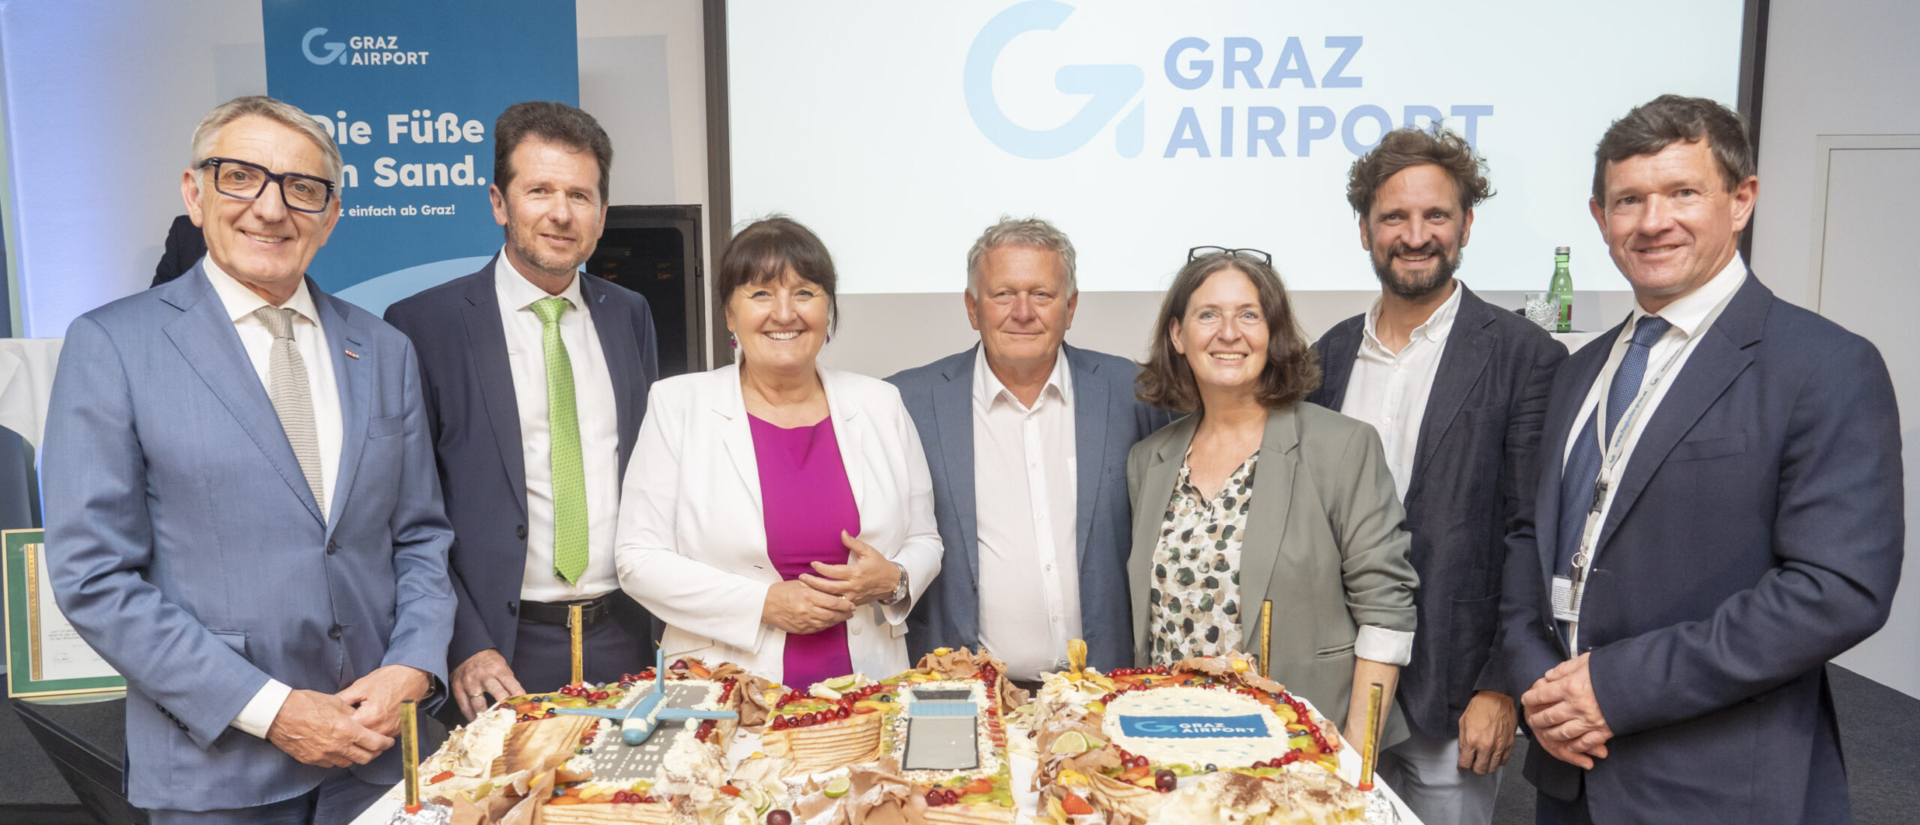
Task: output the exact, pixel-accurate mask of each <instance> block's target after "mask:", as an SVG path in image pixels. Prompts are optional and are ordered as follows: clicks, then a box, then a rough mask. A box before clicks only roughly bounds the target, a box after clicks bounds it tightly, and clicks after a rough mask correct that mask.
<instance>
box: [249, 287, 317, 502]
mask: <svg viewBox="0 0 1920 825" xmlns="http://www.w3.org/2000/svg"><path fill="white" fill-rule="evenodd" d="M253 314H254V316H255V317H257V318H259V319H260V321H261V322H262V323H264V324H266V325H267V331H268V332H271V333H273V349H272V350H271V351H269V352H268V353H267V364H268V368H267V376H268V378H267V395H268V396H270V397H272V398H273V411H274V413H275V414H277V415H279V416H280V428H281V429H283V430H285V431H286V432H287V443H288V444H289V445H292V447H293V457H294V458H295V459H296V460H298V461H299V462H300V472H301V473H302V474H304V475H305V476H306V477H307V487H308V488H310V489H312V490H313V501H314V503H315V504H318V505H320V512H321V513H325V512H327V491H326V481H325V479H324V478H322V477H321V475H320V433H319V430H317V429H315V428H314V425H313V395H312V394H311V392H310V391H309V389H308V387H307V365H306V363H305V362H303V361H301V360H300V351H299V350H298V349H295V348H294V346H293V319H294V316H296V315H298V314H299V313H297V312H295V311H293V310H291V309H282V308H280V307H270V306H267V307H261V308H259V309H256V310H254V311H253Z"/></svg>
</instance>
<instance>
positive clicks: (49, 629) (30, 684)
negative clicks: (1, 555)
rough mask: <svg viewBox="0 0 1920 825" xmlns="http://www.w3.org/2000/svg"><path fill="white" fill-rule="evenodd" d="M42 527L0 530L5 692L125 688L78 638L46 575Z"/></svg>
mask: <svg viewBox="0 0 1920 825" xmlns="http://www.w3.org/2000/svg"><path fill="white" fill-rule="evenodd" d="M45 542H46V532H45V531H43V530H5V531H0V546H3V547H4V550H5V553H6V564H4V565H0V580H4V583H5V587H6V590H5V592H6V607H7V610H6V628H7V695H8V696H25V697H40V696H67V695H74V694H82V693H114V692H118V691H124V690H126V689H127V680H126V679H123V678H121V676H120V674H119V673H116V672H115V671H114V669H113V667H112V666H111V665H108V664H107V662H106V660H104V659H101V658H100V654H98V653H95V652H93V648H91V647H89V646H87V643H86V642H85V641H84V640H82V639H81V638H80V634H79V632H77V631H75V630H74V629H73V625H70V624H68V623H67V617H66V616H65V615H62V614H61V612H60V605H58V604H56V603H55V602H54V600H53V583H52V582H50V581H48V579H47V558H46V543H45Z"/></svg>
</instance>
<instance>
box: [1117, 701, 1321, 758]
mask: <svg viewBox="0 0 1920 825" xmlns="http://www.w3.org/2000/svg"><path fill="white" fill-rule="evenodd" d="M1253 715H1258V716H1259V717H1260V719H1261V721H1262V722H1263V723H1265V725H1266V727H1267V734H1266V735H1265V736H1220V737H1193V738H1179V739H1175V738H1166V737H1144V736H1128V735H1126V734H1124V733H1122V732H1121V727H1120V719H1121V717H1126V716H1197V717H1223V718H1224V717H1230V716H1253ZM1101 731H1102V732H1103V733H1105V734H1106V737H1107V740H1108V741H1110V742H1112V743H1113V744H1115V745H1118V746H1119V747H1122V748H1125V749H1126V750H1127V751H1129V752H1131V753H1135V754H1139V755H1140V756H1144V757H1146V758H1147V759H1149V760H1151V761H1153V762H1154V763H1156V764H1162V765H1191V766H1193V767H1195V768H1200V767H1202V766H1205V765H1217V766H1219V767H1222V768H1227V767H1235V768H1244V767H1247V766H1249V765H1252V764H1253V763H1255V762H1263V761H1266V760H1268V759H1278V758H1280V757H1282V756H1284V755H1286V753H1287V751H1288V750H1289V748H1288V747H1287V738H1288V734H1287V729H1286V724H1285V723H1284V722H1283V721H1282V720H1281V719H1280V717H1279V716H1277V715H1275V714H1274V713H1273V712H1272V711H1270V710H1268V709H1267V706H1266V705H1263V704H1261V703H1260V702H1259V701H1257V700H1254V699H1251V698H1249V697H1246V696H1242V695H1240V694H1238V693H1232V692H1230V691H1225V690H1208V689H1205V688H1197V687H1186V686H1181V687H1165V688H1155V689H1153V690H1136V691H1132V692H1129V693H1124V694H1121V695H1120V696H1117V697H1114V700H1113V702H1111V703H1110V704H1108V705H1107V711H1106V718H1105V721H1104V722H1103V723H1102V725H1101Z"/></svg>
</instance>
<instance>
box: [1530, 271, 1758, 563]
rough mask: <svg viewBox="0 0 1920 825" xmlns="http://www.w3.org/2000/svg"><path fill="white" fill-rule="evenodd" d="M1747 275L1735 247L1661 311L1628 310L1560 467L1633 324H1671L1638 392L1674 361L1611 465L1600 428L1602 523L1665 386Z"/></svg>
mask: <svg viewBox="0 0 1920 825" xmlns="http://www.w3.org/2000/svg"><path fill="white" fill-rule="evenodd" d="M1746 280H1747V264H1746V262H1745V261H1743V260H1741V258H1740V255H1739V254H1738V253H1735V254H1734V256H1733V260H1732V261H1730V262H1728V263H1727V265H1726V267H1725V268H1724V269H1721V270H1720V272H1719V274H1717V275H1715V276H1714V277H1713V279H1712V280H1709V281H1707V282H1706V283H1704V284H1701V285H1700V288H1698V289H1696V290H1694V291H1693V292H1691V293H1689V294H1687V295H1683V296H1681V297H1680V298H1679V299H1677V300H1675V301H1674V302H1673V303H1671V304H1668V305H1666V306H1665V307H1663V308H1662V309H1661V310H1660V311H1659V312H1655V313H1650V312H1647V311H1646V310H1645V309H1644V308H1642V307H1640V306H1639V305H1637V304H1636V305H1635V306H1634V308H1633V312H1632V313H1631V314H1629V315H1628V316H1627V317H1628V319H1629V320H1630V321H1631V323H1628V324H1626V325H1625V326H1623V327H1621V329H1620V334H1619V335H1618V336H1616V337H1615V340H1614V342H1613V349H1612V351H1610V352H1609V353H1607V363H1606V364H1605V365H1604V366H1602V367H1601V368H1600V374H1599V375H1598V376H1595V378H1594V381H1593V386H1592V387H1590V388H1589V389H1588V390H1587V396H1586V399H1585V400H1584V401H1581V402H1580V414H1579V415H1576V416H1574V417H1573V430H1572V431H1571V432H1570V433H1569V434H1568V436H1567V443H1566V447H1565V448H1564V449H1563V450H1562V451H1561V453H1560V461H1561V467H1562V471H1563V472H1564V470H1565V466H1566V460H1567V457H1568V456H1569V455H1572V453H1573V444H1574V440H1575V438H1576V437H1577V436H1578V435H1579V433H1580V432H1581V431H1582V430H1584V429H1585V428H1586V426H1587V419H1589V418H1591V417H1592V416H1593V414H1594V411H1595V409H1596V408H1597V407H1598V405H1599V404H1600V403H1601V399H1602V398H1603V397H1604V394H1605V393H1606V391H1607V388H1608V387H1609V385H1611V384H1612V383H1613V374H1614V373H1615V372H1618V371H1619V369H1620V362H1621V360H1622V359H1624V358H1625V357H1626V354H1627V347H1628V346H1629V345H1630V344H1632V343H1633V330H1634V327H1635V326H1638V325H1639V323H1640V320H1641V319H1642V318H1645V317H1647V316H1649V315H1656V316H1658V317H1661V318H1664V319H1666V320H1667V322H1668V323H1670V324H1672V325H1673V326H1672V327H1671V328H1669V329H1668V330H1667V331H1666V333H1665V334H1663V335H1661V336H1660V340H1658V341H1655V342H1654V344H1653V346H1652V347H1651V348H1650V349H1649V351H1648V354H1647V368H1646V371H1645V372H1644V373H1641V376H1640V385H1639V386H1637V387H1634V388H1633V391H1634V393H1635V394H1638V393H1639V392H1640V391H1641V390H1642V389H1644V388H1645V387H1646V386H1647V382H1649V381H1652V380H1653V379H1654V377H1655V376H1657V375H1659V374H1660V373H1661V368H1662V367H1663V366H1666V364H1667V362H1668V361H1669V360H1670V359H1671V360H1672V362H1673V363H1672V366H1670V367H1666V374H1665V378H1664V379H1663V380H1662V381H1661V382H1660V385H1659V386H1658V387H1655V388H1654V389H1653V392H1652V393H1650V394H1648V396H1647V400H1646V402H1645V406H1644V407H1643V409H1642V410H1641V411H1640V413H1639V414H1638V415H1636V416H1635V418H1634V419H1633V420H1632V421H1631V422H1623V424H1625V425H1627V431H1626V432H1625V433H1624V434H1617V435H1619V436H1620V438H1621V446H1620V449H1621V455H1622V456H1623V458H1622V459H1621V460H1620V461H1619V462H1617V463H1616V464H1615V465H1614V466H1613V467H1611V468H1608V467H1606V466H1605V464H1604V461H1605V456H1606V454H1607V447H1608V446H1609V445H1608V443H1607V442H1606V441H1605V440H1604V439H1605V431H1606V430H1605V428H1604V427H1603V428H1601V433H1602V439H1603V441H1602V443H1601V445H1600V455H1601V459H1602V462H1603V464H1602V468H1601V469H1602V472H1603V473H1604V475H1605V478H1606V482H1607V494H1606V497H1605V499H1603V500H1602V501H1601V503H1600V520H1601V523H1602V524H1604V523H1606V518H1607V512H1608V511H1609V510H1611V509H1612V508H1613V497H1614V494H1615V493H1617V492H1618V491H1619V489H1620V478H1621V476H1623V475H1625V474H1626V470H1627V465H1628V464H1630V463H1632V458H1631V457H1632V455H1633V450H1634V447H1635V445H1637V444H1639V443H1640V434H1641V433H1643V432H1645V431H1646V425H1647V422H1649V421H1651V420H1653V416H1654V413H1655V411H1657V410H1658V409H1659V408H1660V402H1661V400H1662V399H1664V398H1666V397H1667V391H1668V390H1670V389H1672V388H1673V385H1674V383H1675V379H1676V378H1679V376H1680V371H1681V369H1682V368H1684V367H1685V366H1686V365H1687V360H1688V359H1689V358H1691V357H1692V356H1693V351H1694V350H1695V349H1696V348H1698V347H1699V344H1700V340H1701V339H1702V338H1704V337H1705V335H1706V331H1707V330H1708V328H1710V327H1712V326H1713V322H1714V319H1716V318H1719V317H1720V313H1721V311H1723V310H1725V309H1726V308H1727V303H1728V302H1730V301H1732V300H1733V295H1734V293H1736V292H1738V291H1740V285H1741V284H1743V283H1746ZM1567 515H1568V514H1566V513H1562V514H1561V517H1562V518H1566V517H1567ZM1572 515H1573V516H1574V517H1575V518H1580V517H1581V514H1578V513H1576V514H1572ZM1543 538H1546V537H1543Z"/></svg>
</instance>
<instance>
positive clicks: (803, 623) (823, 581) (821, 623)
mask: <svg viewBox="0 0 1920 825" xmlns="http://www.w3.org/2000/svg"><path fill="white" fill-rule="evenodd" d="M840 543H841V544H844V545H846V546H847V563H846V564H826V563H823V562H817V561H816V562H814V563H813V572H812V573H802V574H800V578H798V579H793V580H790V581H783V582H780V583H779V584H776V585H774V586H772V587H770V588H768V589H767V600H766V602H765V603H764V604H763V605H761V607H760V621H762V622H765V623H767V624H770V625H772V626H774V627H777V628H779V629H781V630H784V631H786V632H788V633H800V634H805V633H818V632H820V631H822V630H825V629H827V628H829V627H832V626H834V625H837V624H839V623H841V622H844V621H846V620H848V619H851V618H853V611H854V609H855V608H858V607H860V606H862V605H865V604H870V603H872V602H876V601H879V600H880V599H884V598H886V597H888V596H890V595H892V594H893V590H894V588H895V587H896V586H898V585H899V583H900V570H899V568H897V567H895V566H894V564H893V562H892V561H890V560H888V559H887V557H886V556H883V555H881V554H880V551H878V550H875V549H873V546H872V545H870V544H867V543H866V542H864V541H861V540H859V539H857V538H854V537H853V536H850V535H848V534H847V533H846V531H844V530H843V531H841V533H840Z"/></svg>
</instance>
